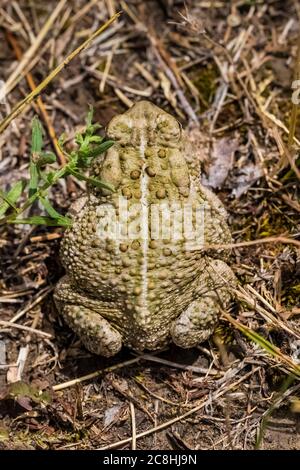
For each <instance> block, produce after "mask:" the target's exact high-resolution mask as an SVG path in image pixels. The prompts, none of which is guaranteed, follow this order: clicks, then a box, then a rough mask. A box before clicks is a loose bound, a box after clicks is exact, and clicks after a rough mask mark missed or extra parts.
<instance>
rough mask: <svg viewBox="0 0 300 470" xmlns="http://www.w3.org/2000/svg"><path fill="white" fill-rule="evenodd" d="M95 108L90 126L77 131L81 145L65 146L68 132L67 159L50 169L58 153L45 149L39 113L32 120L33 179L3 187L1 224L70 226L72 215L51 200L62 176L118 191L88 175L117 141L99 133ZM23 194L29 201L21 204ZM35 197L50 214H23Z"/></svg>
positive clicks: (62, 146) (62, 140) (62, 141)
mask: <svg viewBox="0 0 300 470" xmlns="http://www.w3.org/2000/svg"><path fill="white" fill-rule="evenodd" d="M92 120H93V109H92V108H90V110H89V112H88V115H87V119H86V127H85V129H84V130H83V132H80V133H77V134H76V137H75V142H76V144H77V148H76V149H75V150H73V151H72V152H67V151H66V149H65V148H64V136H62V137H61V138H60V139H59V145H60V148H61V150H62V152H63V153H64V155H65V156H66V160H67V163H66V164H65V165H64V166H62V167H61V168H59V169H55V170H52V169H51V170H50V171H49V166H50V165H52V164H54V163H55V162H56V156H55V154H54V153H52V152H45V151H44V150H43V133H44V130H43V127H42V124H41V122H40V121H39V119H38V117H34V118H33V120H32V141H31V157H30V166H29V171H30V178H29V181H28V182H26V181H18V182H17V183H15V184H14V185H13V186H12V188H11V189H10V190H9V191H8V192H7V193H4V192H3V191H1V190H0V199H2V200H3V202H2V203H1V204H0V224H4V223H8V224H32V225H41V224H43V225H49V226H51V225H52V226H70V225H71V219H69V218H68V217H65V216H63V215H61V214H59V213H58V212H57V211H56V210H55V209H54V207H53V206H52V204H51V202H50V201H49V197H48V191H49V188H50V187H51V186H53V185H55V184H56V183H57V182H58V180H59V179H60V178H66V177H67V176H69V175H73V176H74V177H76V178H77V179H79V180H83V181H86V182H88V183H89V184H91V185H94V186H98V187H101V188H106V189H109V190H111V191H114V188H113V186H111V185H110V184H108V183H105V182H104V181H100V180H98V179H96V178H90V177H88V176H85V174H84V173H83V171H85V170H86V169H87V168H88V167H89V166H90V165H91V163H92V161H93V159H94V158H95V157H97V156H98V155H100V154H101V153H103V152H106V150H107V149H108V148H109V147H111V146H112V145H113V141H111V140H105V139H104V138H103V137H101V136H99V135H97V134H96V132H97V130H98V129H99V127H101V126H100V125H99V124H93V123H92ZM21 197H22V198H23V200H24V199H25V202H23V203H22V204H18V201H19V200H20V199H21ZM35 201H40V203H41V204H42V205H43V207H44V208H45V210H46V212H47V214H48V216H32V217H27V218H21V217H20V216H21V215H22V213H23V212H24V211H25V210H26V209H28V208H29V207H31V206H32V205H33V204H34V203H35Z"/></svg>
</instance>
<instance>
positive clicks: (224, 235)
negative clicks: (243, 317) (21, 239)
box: [55, 101, 235, 356]
mask: <svg viewBox="0 0 300 470" xmlns="http://www.w3.org/2000/svg"><path fill="white" fill-rule="evenodd" d="M107 134H108V136H109V137H110V138H112V139H113V140H115V142H116V143H115V145H114V146H113V147H112V148H111V149H109V150H108V152H107V154H106V155H105V156H100V157H99V158H98V159H97V161H95V164H94V167H93V169H92V175H93V176H96V177H98V178H101V179H103V180H104V181H106V182H109V183H111V184H113V185H114V187H115V189H116V192H114V193H110V192H108V191H105V190H97V189H95V188H89V190H88V193H87V196H86V197H85V198H84V199H81V200H79V201H78V203H77V207H76V208H75V209H74V210H75V212H76V213H75V215H74V217H73V226H72V228H70V229H68V230H67V231H66V233H65V236H64V239H63V242H62V245H61V259H62V262H63V265H64V267H65V269H66V272H67V274H66V276H65V277H64V278H63V279H62V280H61V281H60V282H59V283H58V285H57V286H56V290H55V301H56V304H57V306H58V308H59V310H60V311H61V313H62V315H63V316H64V318H65V320H66V322H67V323H68V324H69V325H70V326H71V328H72V329H73V330H74V331H75V332H76V333H77V334H78V335H79V337H80V338H81V339H82V341H83V343H84V344H85V346H86V347H87V348H88V349H89V350H90V351H92V352H94V353H96V354H101V355H104V356H111V355H114V354H116V353H117V352H118V351H119V350H120V348H121V346H122V344H125V345H127V346H129V347H131V348H133V349H135V350H138V351H142V350H144V349H148V350H156V349H159V348H161V347H163V346H165V345H166V344H168V343H169V342H170V341H172V340H173V341H174V342H175V343H176V344H177V345H179V346H181V347H184V348H188V347H192V346H195V345H196V344H198V343H199V342H201V341H203V340H205V339H207V337H208V336H209V335H210V334H211V333H212V332H213V329H214V327H215V324H216V322H217V319H218V316H219V310H220V305H222V306H223V307H226V304H227V303H228V302H229V300H230V287H231V286H232V285H234V283H235V280H234V275H233V273H232V271H231V269H230V268H229V267H228V266H227V264H226V263H225V261H226V259H225V255H224V254H223V253H222V252H221V251H218V252H216V251H215V252H212V254H211V253H209V255H208V254H207V253H203V252H202V253H201V252H200V251H195V252H193V251H186V249H185V245H184V240H176V241H174V240H151V239H150V235H149V233H148V237H149V239H148V240H147V241H146V244H145V242H144V241H143V240H142V239H141V238H137V239H136V240H132V239H128V240H122V241H121V242H119V241H118V242H116V241H115V240H112V239H105V238H99V236H98V234H97V227H98V224H99V222H100V220H101V211H99V207H100V206H101V205H103V204H112V205H113V206H114V207H115V208H116V209H118V201H119V196H120V195H122V196H124V197H126V199H127V202H128V205H129V206H131V205H132V204H140V203H141V202H142V203H143V204H144V205H145V203H146V204H147V205H148V206H149V205H150V204H153V203H161V202H173V203H174V202H177V203H179V204H186V203H191V204H194V205H195V206H196V205H199V204H201V203H203V202H206V203H207V205H208V207H209V208H210V211H209V213H206V218H205V229H204V233H205V239H204V241H205V243H207V244H208V243H227V242H229V241H230V239H231V237H230V233H229V230H228V227H227V225H226V213H225V210H224V208H223V206H222V205H221V203H220V201H219V200H218V198H217V197H216V196H215V195H213V194H212V193H211V192H210V191H208V190H207V189H205V188H203V187H202V186H201V185H200V183H199V181H198V178H199V172H198V169H197V168H196V166H195V164H194V163H193V159H192V158H191V155H187V156H185V150H186V149H187V148H188V144H187V143H186V144H185V143H184V139H183V137H182V131H181V128H180V125H179V124H178V122H177V121H176V120H175V119H174V118H173V117H172V116H170V115H169V114H167V113H165V112H164V111H162V110H161V109H159V108H158V107H156V106H154V105H153V104H151V103H149V102H145V101H142V102H139V103H137V104H136V105H134V106H133V107H132V108H131V109H130V110H129V111H127V112H126V113H124V114H123V115H120V116H116V117H115V118H113V119H112V121H111V122H110V124H109V126H108V129H107ZM141 141H143V142H144V146H143V151H141ZM145 175H147V176H145ZM142 178H144V179H142ZM139 215H140V214H137V216H136V219H137V220H138V217H139ZM212 255H214V258H213V257H212Z"/></svg>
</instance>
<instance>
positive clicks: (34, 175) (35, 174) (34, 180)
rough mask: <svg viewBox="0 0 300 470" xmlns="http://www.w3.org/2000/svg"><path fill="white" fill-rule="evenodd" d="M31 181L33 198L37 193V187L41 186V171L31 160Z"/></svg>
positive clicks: (30, 189) (30, 190)
mask: <svg viewBox="0 0 300 470" xmlns="http://www.w3.org/2000/svg"><path fill="white" fill-rule="evenodd" d="M29 171H30V180H29V197H30V196H32V195H33V194H34V193H36V191H37V187H38V184H39V179H40V178H39V170H38V167H37V165H36V164H35V163H34V162H33V160H31V162H30V166H29Z"/></svg>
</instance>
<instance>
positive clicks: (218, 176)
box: [202, 137, 239, 189]
mask: <svg viewBox="0 0 300 470" xmlns="http://www.w3.org/2000/svg"><path fill="white" fill-rule="evenodd" d="M238 146H239V143H238V139H231V138H229V137H223V138H222V139H220V140H216V141H215V142H214V144H213V149H212V156H211V163H210V165H209V167H208V169H206V176H205V175H203V177H202V183H203V184H204V186H208V187H209V188H213V189H217V188H221V187H222V185H223V183H224V181H225V180H226V178H227V176H228V173H229V171H230V170H231V169H232V168H233V163H234V153H235V152H236V150H237V149H238Z"/></svg>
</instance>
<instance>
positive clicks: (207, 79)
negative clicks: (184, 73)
mask: <svg viewBox="0 0 300 470" xmlns="http://www.w3.org/2000/svg"><path fill="white" fill-rule="evenodd" d="M218 78H219V71H218V69H217V66H216V65H215V64H214V63H209V64H206V65H205V66H203V67H201V68H199V66H195V68H192V70H191V73H190V79H191V81H192V83H193V85H194V86H195V87H196V88H197V90H198V92H199V94H200V100H201V112H203V111H205V110H206V109H208V108H209V104H210V103H211V102H212V100H213V98H214V95H215V92H216V89H217V84H218Z"/></svg>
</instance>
